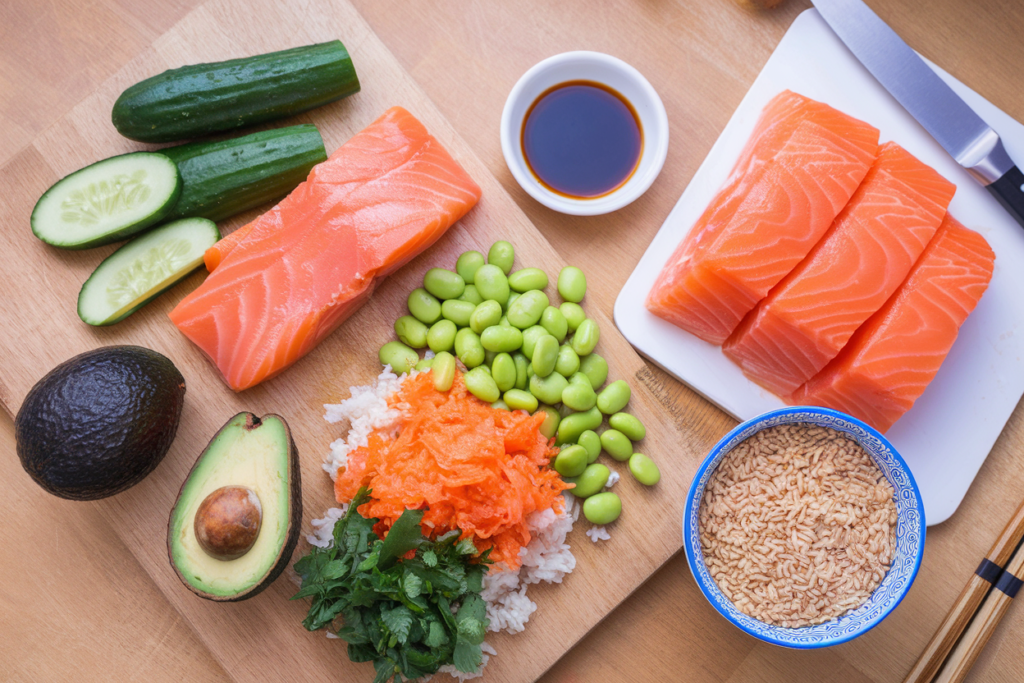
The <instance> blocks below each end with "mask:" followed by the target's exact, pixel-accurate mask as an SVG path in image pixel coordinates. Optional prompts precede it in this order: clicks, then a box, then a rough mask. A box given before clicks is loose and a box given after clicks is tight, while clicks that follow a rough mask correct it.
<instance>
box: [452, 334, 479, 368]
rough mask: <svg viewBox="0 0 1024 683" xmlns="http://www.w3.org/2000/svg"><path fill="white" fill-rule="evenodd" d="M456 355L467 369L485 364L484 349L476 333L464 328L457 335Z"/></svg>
mask: <svg viewBox="0 0 1024 683" xmlns="http://www.w3.org/2000/svg"><path fill="white" fill-rule="evenodd" d="M455 355H456V356H458V357H459V360H461V361H462V362H463V364H464V365H465V366H466V367H467V368H475V367H476V366H478V365H480V364H481V363H483V362H484V347H483V345H482V344H481V343H480V337H478V336H477V334H476V332H474V331H473V330H471V329H469V328H468V327H463V328H462V329H461V330H459V331H458V333H457V334H456V335H455Z"/></svg>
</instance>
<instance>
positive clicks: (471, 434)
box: [334, 372, 571, 569]
mask: <svg viewBox="0 0 1024 683" xmlns="http://www.w3.org/2000/svg"><path fill="white" fill-rule="evenodd" d="M389 404H390V405H391V406H393V407H398V408H400V409H401V410H402V411H403V412H404V417H403V419H402V421H401V423H400V427H399V430H398V436H397V437H395V436H392V434H393V432H388V433H378V432H373V433H371V434H370V436H369V439H368V445H367V446H365V447H361V448H357V449H354V450H353V451H351V452H350V453H349V454H348V463H347V466H346V469H345V471H344V472H342V473H340V474H339V475H338V478H337V480H336V481H335V486H334V491H335V495H336V497H337V499H338V502H340V503H344V502H348V501H350V500H352V497H353V496H355V494H356V492H357V491H358V490H359V488H360V487H362V486H366V487H368V488H369V489H371V491H372V493H371V500H370V502H368V503H365V504H364V505H362V506H360V507H359V514H361V515H363V516H364V517H366V518H373V517H375V518H377V519H378V520H380V522H379V524H378V525H377V528H376V529H375V531H377V533H378V535H381V536H382V537H383V535H384V534H385V533H386V532H387V530H388V529H390V528H391V525H392V524H393V523H394V522H395V521H396V520H397V519H398V518H399V517H400V516H401V514H402V513H403V512H404V511H405V510H406V509H407V508H409V509H425V510H426V512H425V514H424V515H423V521H422V523H421V527H422V529H423V535H424V536H426V537H428V538H435V537H437V536H440V535H442V534H444V533H446V532H448V531H451V530H452V529H460V530H461V531H462V537H463V538H467V537H468V538H472V539H473V543H474V544H475V545H476V547H477V549H478V550H479V551H481V552H483V551H484V550H487V549H488V548H490V549H491V555H490V557H491V559H492V560H494V561H495V562H505V563H506V564H507V565H508V567H509V568H510V569H517V568H518V567H519V564H520V562H519V549H520V548H522V547H523V546H525V545H526V544H527V543H529V542H530V532H529V530H528V529H527V526H526V517H527V515H529V514H530V513H532V512H538V511H543V510H547V509H549V508H552V507H554V508H555V510H556V511H557V512H561V510H562V504H563V503H562V497H561V495H559V494H560V493H561V492H562V491H563V490H565V489H567V488H570V486H571V485H569V484H566V483H565V482H563V481H562V479H561V477H559V475H558V473H557V472H555V471H554V470H553V469H552V468H551V466H550V461H551V458H553V457H554V456H555V455H556V454H557V453H558V449H557V448H555V447H553V446H550V445H549V442H548V440H547V439H546V438H545V437H544V435H543V434H541V433H540V425H541V424H542V423H543V422H544V415H543V414H540V415H529V414H527V413H526V412H525V411H514V412H513V411H508V410H498V409H496V408H492V407H491V406H490V405H488V404H486V403H484V402H483V401H480V400H479V399H477V398H476V397H474V396H473V395H472V394H470V393H469V392H468V391H467V389H466V385H465V383H464V382H463V380H462V374H461V373H458V372H456V374H455V381H454V382H453V383H452V388H451V389H450V390H449V391H447V392H440V391H437V390H436V389H434V383H433V379H432V377H431V376H430V374H429V373H420V374H419V375H417V376H416V377H413V378H410V379H407V380H406V381H405V382H404V383H403V384H402V387H401V389H400V390H399V391H398V392H397V394H396V395H395V396H394V397H392V399H391V400H390V401H389Z"/></svg>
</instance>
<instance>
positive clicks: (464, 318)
mask: <svg viewBox="0 0 1024 683" xmlns="http://www.w3.org/2000/svg"><path fill="white" fill-rule="evenodd" d="M474 310H476V304H474V303H472V302H469V301H463V300H462V299H448V300H447V301H443V302H441V317H443V318H444V319H445V320H451V321H452V322H453V323H455V324H456V325H458V326H459V327H469V318H470V316H472V315H473V311H474Z"/></svg>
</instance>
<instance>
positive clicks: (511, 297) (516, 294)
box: [502, 292, 522, 312]
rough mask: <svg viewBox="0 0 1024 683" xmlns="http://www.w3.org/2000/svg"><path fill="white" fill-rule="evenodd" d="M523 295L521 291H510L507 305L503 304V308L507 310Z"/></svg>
mask: <svg viewBox="0 0 1024 683" xmlns="http://www.w3.org/2000/svg"><path fill="white" fill-rule="evenodd" d="M521 296H522V294H520V293H519V292H509V294H508V301H506V302H505V305H504V306H502V309H503V310H504V311H506V312H507V311H508V309H509V307H510V306H512V302H514V301H515V300H516V299H518V298H519V297H521Z"/></svg>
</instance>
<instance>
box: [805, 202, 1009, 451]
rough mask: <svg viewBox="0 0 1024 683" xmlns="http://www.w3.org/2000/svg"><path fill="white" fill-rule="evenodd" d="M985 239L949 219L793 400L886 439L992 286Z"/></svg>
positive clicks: (991, 256) (991, 259) (992, 256)
mask: <svg viewBox="0 0 1024 683" xmlns="http://www.w3.org/2000/svg"><path fill="white" fill-rule="evenodd" d="M994 261H995V254H993V253H992V248H991V247H989V245H988V242H986V241H985V238H984V237H982V236H981V235H979V234H978V233H976V232H974V231H973V230H968V229H967V228H965V227H964V226H962V225H961V224H960V223H959V222H957V220H956V219H955V218H953V217H952V216H950V215H949V214H946V218H945V220H944V221H943V222H942V226H941V227H940V228H939V231H938V232H937V233H936V234H935V237H934V238H932V241H931V242H930V243H929V244H928V247H927V248H926V249H925V251H924V253H923V254H921V258H920V259H919V260H918V262H917V264H915V265H914V268H913V270H911V271H910V274H909V275H908V276H907V279H906V280H905V281H904V282H903V284H902V285H900V288H899V289H898V290H896V293H895V294H893V295H892V297H890V299H889V300H888V301H887V302H886V303H885V305H884V306H882V308H881V309H879V311H878V312H877V313H875V314H874V315H873V316H871V318H870V319H868V321H867V322H866V323H864V324H863V325H861V326H860V328H859V329H858V330H857V332H856V333H854V335H853V336H852V337H851V338H850V341H849V342H848V343H847V344H846V346H845V347H843V350H842V351H840V352H839V355H838V356H836V357H835V358H834V359H832V361H831V362H830V363H829V364H828V365H826V366H825V369H824V370H822V371H821V372H819V373H818V374H817V375H815V376H814V377H813V378H812V379H811V380H810V381H808V382H807V383H806V384H804V385H803V386H802V387H800V388H799V389H798V390H797V391H796V393H794V394H793V395H792V396H790V397H789V399H788V401H789V402H790V403H792V404H795V405H818V406H825V407H828V408H835V409H836V410H842V411H843V412H846V413H849V414H850V415H853V416H854V417H858V418H860V419H861V420H864V421H865V422H867V423H868V424H869V425H871V426H872V427H874V428H875V429H877V430H878V431H880V432H883V433H884V432H886V431H888V429H889V428H890V427H892V425H893V424H894V423H895V422H896V420H898V419H900V417H901V416H902V415H903V414H904V413H905V412H907V411H908V410H910V408H911V406H913V405H914V401H916V400H917V399H918V397H919V396H921V394H922V393H924V390H925V388H926V387H927V386H928V384H929V382H931V381H932V378H934V377H935V373H937V372H938V371H939V366H941V365H942V362H943V361H944V360H945V359H946V355H947V354H948V353H949V350H950V348H952V346H953V342H954V341H956V337H957V334H958V332H959V330H960V326H961V325H962V324H963V323H964V320H966V319H967V316H968V315H969V314H970V313H971V311H973V310H974V307H975V306H976V305H977V304H978V300H979V299H981V295H982V294H984V293H985V290H986V289H988V284H989V281H990V280H991V279H992V268H993V264H994Z"/></svg>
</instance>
